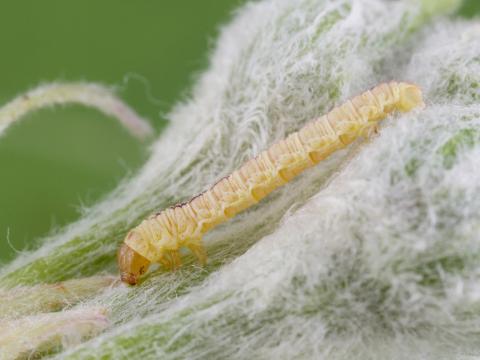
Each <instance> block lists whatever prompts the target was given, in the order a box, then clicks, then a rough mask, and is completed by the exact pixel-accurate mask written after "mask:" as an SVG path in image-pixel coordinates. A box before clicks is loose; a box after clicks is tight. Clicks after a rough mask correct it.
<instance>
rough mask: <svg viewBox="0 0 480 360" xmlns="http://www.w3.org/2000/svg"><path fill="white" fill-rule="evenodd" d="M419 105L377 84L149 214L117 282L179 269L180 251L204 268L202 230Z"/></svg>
mask: <svg viewBox="0 0 480 360" xmlns="http://www.w3.org/2000/svg"><path fill="white" fill-rule="evenodd" d="M418 106H424V103H423V99H422V91H421V90H420V88H419V87H417V86H416V85H414V84H410V83H405V82H395V81H392V82H389V83H383V84H380V85H378V86H376V87H374V88H373V89H371V90H368V91H366V92H364V93H363V94H361V95H358V96H356V97H354V98H353V99H351V100H349V101H347V102H345V103H344V104H343V105H341V106H338V107H336V108H334V109H333V110H331V111H330V112H329V113H328V114H326V115H324V116H322V117H320V118H319V119H317V120H314V121H311V122H309V123H307V124H306V125H305V126H304V127H303V128H302V129H300V130H299V131H298V132H295V133H293V134H290V135H289V136H288V137H287V138H286V139H284V140H282V141H279V142H277V143H274V144H273V145H272V146H271V147H270V148H269V149H267V150H265V151H263V152H261V153H260V154H259V155H257V156H256V157H255V158H253V159H250V160H249V161H247V162H246V163H244V164H243V166H241V167H240V168H239V169H237V170H236V171H234V172H233V173H231V174H230V175H228V176H226V177H224V178H222V179H220V180H219V181H218V182H217V183H215V184H214V185H213V186H212V187H211V188H210V189H209V190H207V191H205V192H203V193H201V194H199V195H197V196H195V197H194V198H192V199H191V200H190V201H188V202H185V203H181V204H177V205H175V206H172V207H170V208H167V209H166V210H163V211H161V212H158V213H156V214H154V215H151V216H150V217H149V218H147V219H146V220H143V221H142V222H141V223H140V224H139V225H138V226H136V227H135V228H133V229H132V230H130V231H129V233H128V234H127V236H126V238H125V240H124V242H123V244H122V245H121V246H120V249H119V251H118V259H117V260H118V266H119V269H120V273H121V279H122V281H123V282H126V283H128V284H131V285H135V284H137V282H138V281H139V278H140V276H141V275H143V274H144V273H145V272H146V271H147V269H148V267H149V266H150V264H151V263H160V264H162V265H163V266H165V267H166V268H167V269H171V270H172V269H176V268H178V267H179V266H181V260H180V253H179V249H180V248H182V247H186V248H188V249H189V250H190V251H192V252H193V254H194V255H195V256H196V257H197V258H198V260H199V262H200V264H202V265H203V264H205V262H206V259H207V255H206V251H205V249H204V247H203V245H202V236H203V235H204V234H205V233H206V232H207V231H209V230H210V229H212V228H213V227H215V226H217V225H218V224H220V223H223V222H225V221H227V220H228V219H230V218H231V217H233V216H235V215H236V214H237V213H239V212H241V211H243V210H245V209H247V208H248V207H250V206H252V205H254V204H256V203H257V202H259V201H260V200H262V199H263V198H264V197H265V196H267V195H268V194H269V193H271V192H272V191H273V190H275V189H276V188H278V187H280V186H282V185H284V184H285V183H287V182H289V181H290V180H291V179H293V178H294V177H295V176H297V175H298V174H300V173H301V172H302V171H304V170H305V169H307V168H309V167H312V166H314V165H315V164H317V163H318V162H320V161H322V160H323V159H325V158H326V157H328V156H329V155H330V154H332V153H333V152H335V151H337V150H339V149H342V148H344V147H346V146H347V145H349V144H350V143H351V142H353V141H354V140H355V139H357V138H358V137H361V136H368V135H369V134H370V132H371V131H372V130H373V129H375V128H376V126H377V123H378V122H379V121H380V120H382V119H384V118H385V117H386V116H387V115H388V114H389V113H391V112H393V111H395V110H398V111H401V112H407V111H410V110H412V109H413V108H415V107H418Z"/></svg>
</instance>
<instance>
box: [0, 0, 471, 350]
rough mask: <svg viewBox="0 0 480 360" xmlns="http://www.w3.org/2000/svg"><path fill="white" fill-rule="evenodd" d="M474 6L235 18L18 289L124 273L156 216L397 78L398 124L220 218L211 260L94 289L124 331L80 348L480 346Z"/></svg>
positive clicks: (354, 0) (2, 275)
mask: <svg viewBox="0 0 480 360" xmlns="http://www.w3.org/2000/svg"><path fill="white" fill-rule="evenodd" d="M457 5H459V1H455V0H443V1H436V0H421V1H408V0H405V1H388V0H349V1H347V0H261V1H254V2H250V3H248V4H247V5H245V6H244V7H242V8H241V9H239V10H238V11H237V12H236V13H235V16H234V18H233V20H232V22H231V23H230V24H228V25H227V26H225V27H224V28H223V29H222V31H221V34H220V37H219V39H218V43H217V46H216V48H215V50H214V51H213V53H212V55H211V62H210V66H209V68H208V69H207V70H206V71H205V72H204V73H203V74H202V75H201V76H200V77H199V79H198V81H197V84H196V86H195V87H194V88H193V90H192V93H191V96H190V97H189V98H188V99H186V100H185V101H184V102H183V103H180V104H178V105H177V107H175V108H174V109H173V111H172V112H171V114H170V120H171V123H170V125H169V126H168V128H167V129H166V130H165V131H164V132H163V133H162V135H161V136H160V138H159V139H158V140H157V141H156V143H155V144H154V145H153V147H152V151H151V157H150V159H149V161H148V162H147V163H146V165H145V166H144V168H143V169H142V170H141V171H140V172H139V173H138V174H137V175H135V176H134V177H132V178H131V179H129V180H127V181H125V183H124V184H123V185H122V186H121V187H120V188H119V189H117V190H116V191H115V192H114V193H113V194H111V195H110V196H109V197H108V198H107V199H105V200H104V201H103V202H102V203H100V204H98V205H97V206H95V207H93V208H92V209H88V210H87V211H86V212H85V214H84V217H83V218H82V219H81V220H80V221H79V222H77V223H74V224H72V225H70V226H69V227H67V228H66V229H63V230H61V231H59V232H57V233H55V234H52V235H51V236H50V237H49V238H46V239H42V241H41V243H40V244H39V247H38V249H37V250H35V251H32V252H30V253H27V254H23V255H21V256H19V257H18V258H17V259H16V260H15V261H13V262H12V263H10V264H8V265H6V266H4V267H3V268H2V269H1V270H0V284H1V285H3V286H5V287H8V286H13V285H16V284H19V283H22V284H36V283H41V282H54V281H59V280H64V279H69V278H75V277H80V276H87V275H93V274H98V273H115V271H116V267H115V251H116V248H117V247H118V245H119V243H120V242H121V241H122V240H123V237H124V236H125V234H126V232H127V230H128V229H129V228H130V227H131V226H134V225H135V224H137V223H138V222H139V221H140V220H141V219H142V218H143V217H144V216H146V215H148V214H150V213H151V212H154V211H155V210H158V209H162V208H163V207H165V206H168V205H171V204H173V203H176V202H179V201H182V200H185V199H188V198H190V197H191V196H192V195H194V194H196V193H198V192H200V191H202V190H203V189H205V188H207V187H208V186H209V185H210V184H212V183H213V182H215V180H217V179H218V178H220V177H221V176H224V175H226V174H228V173H229V172H231V171H232V170H234V169H235V168H237V167H238V166H239V165H241V164H242V162H243V161H245V160H246V159H248V158H250V157H252V156H254V155H255V154H256V153H258V152H259V151H261V150H263V149H265V148H266V147H267V146H268V145H269V144H271V143H272V142H274V141H275V140H278V139H280V138H283V137H284V136H286V135H287V134H288V133H290V132H292V131H295V130H297V129H299V128H300V127H301V126H302V125H304V124H305V123H306V122H307V121H309V120H312V119H314V118H316V117H318V116H320V115H321V114H323V113H324V112H326V111H327V110H328V109H330V108H332V107H333V106H335V105H338V104H340V103H342V102H343V101H345V100H347V99H348V98H350V97H352V96H353V95H355V94H357V93H360V92H362V91H364V90H365V89H368V88H370V87H372V86H374V85H376V84H377V83H380V82H382V81H389V80H391V79H395V80H399V81H411V82H414V83H416V84H418V85H419V86H420V87H422V89H423V90H424V95H425V100H426V104H427V106H426V108H425V109H421V110H415V111H413V112H412V113H409V114H405V115H398V114H397V115H395V116H391V117H389V118H388V119H387V120H386V121H385V122H384V123H383V124H382V127H381V129H380V131H379V134H378V135H376V136H373V137H372V138H371V139H368V140H367V141H366V142H364V143H362V144H356V145H354V146H352V147H351V148H349V149H346V150H344V151H341V152H339V153H337V154H335V155H334V156H332V157H331V158H329V159H328V160H327V161H325V162H322V163H321V164H319V166H317V167H316V168H314V169H312V170H310V171H308V172H307V173H305V174H303V175H301V176H300V177H299V178H298V179H297V180H295V181H293V182H292V183H289V184H288V185H286V186H285V187H284V188H282V189H280V190H279V191H276V192H275V193H273V194H272V195H271V196H269V197H268V198H267V199H266V200H265V201H263V202H261V203H260V204H258V205H257V206H255V207H254V208H252V209H250V210H248V211H246V212H245V213H242V214H241V215H240V216H238V217H236V218H234V219H232V221H230V222H228V223H226V224H224V225H222V226H220V227H219V228H217V229H215V230H213V231H212V232H211V233H210V234H209V235H208V236H207V237H206V238H205V244H206V248H207V252H208V254H209V263H208V265H207V266H206V267H205V268H200V267H198V266H197V265H196V264H195V261H194V259H193V257H192V256H191V255H189V254H187V253H185V254H184V257H185V265H184V267H183V268H182V269H180V270H178V271H176V272H174V273H167V272H164V271H163V270H162V269H158V270H156V271H153V272H152V273H150V274H149V275H148V276H147V277H146V279H145V281H144V282H143V283H142V284H141V285H139V286H137V287H133V288H132V287H126V286H120V287H116V288H111V289H109V290H107V291H106V292H104V293H103V294H101V295H98V296H95V297H94V298H93V299H91V300H88V301H87V302H86V304H83V305H88V306H101V307H105V308H107V309H108V311H109V315H108V317H109V319H110V326H109V328H108V329H107V330H106V331H104V332H103V333H102V334H100V335H98V336H97V337H95V338H94V339H91V340H90V341H88V342H85V343H83V344H81V345H76V346H73V347H70V348H68V349H65V350H64V351H63V352H62V353H60V354H58V355H57V356H58V358H61V359H90V358H91V359H96V358H102V359H110V358H115V359H121V358H125V359H130V358H142V359H158V358H162V359H179V358H189V359H217V358H218V359H227V358H228V359H294V358H301V359H304V358H306V359H352V358H355V359H407V358H408V359H441V358H445V359H451V358H460V357H461V356H463V355H465V356H466V355H471V354H476V355H480V348H479V346H478V331H479V330H480V312H478V311H479V310H480V302H479V300H480V295H479V294H480V288H479V285H478V284H479V280H480V265H479V264H480V263H479V261H478V259H479V258H480V235H479V228H480V213H479V211H478V209H479V208H480V172H479V169H480V160H479V159H480V146H479V142H480V135H479V132H478V129H479V128H480V103H479V100H480V87H479V83H480V71H479V70H480V61H479V59H480V41H479V40H478V39H479V38H480V36H479V35H480V28H479V23H478V22H475V21H471V22H460V21H459V20H454V19H452V18H447V17H445V16H446V15H448V14H450V13H451V12H452V11H454V10H455V9H456V7H457Z"/></svg>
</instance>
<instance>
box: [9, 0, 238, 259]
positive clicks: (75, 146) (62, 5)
mask: <svg viewBox="0 0 480 360" xmlns="http://www.w3.org/2000/svg"><path fill="white" fill-rule="evenodd" d="M239 4H240V0H221V1H219V0H202V1H192V0H162V1H152V0H136V1H118V0H102V1H97V0H83V1H65V0H44V1H17V2H13V1H12V2H3V3H2V5H1V8H0V44H2V45H1V46H2V49H1V56H0V78H1V79H2V81H1V85H0V102H1V103H5V102H6V101H8V100H10V99H11V98H12V97H14V96H15V95H17V94H19V93H21V92H23V91H25V90H27V89H29V88H31V87H32V86H35V85H38V84H40V83H42V82H49V81H56V80H65V81H67V80H68V81H78V80H86V81H94V82H102V83H105V84H108V85H114V86H118V87H119V89H120V91H119V95H120V96H121V97H122V98H123V99H125V100H126V101H127V103H128V104H130V105H131V106H132V107H133V108H134V109H135V110H136V111H137V112H138V113H140V114H141V115H142V116H144V117H146V118H148V119H150V120H151V122H152V124H153V125H154V127H155V128H156V130H157V131H159V130H160V129H161V127H162V126H163V125H164V124H165V120H164V116H162V115H164V114H165V113H166V112H168V110H169V109H170V108H171V106H172V105H173V104H174V103H175V101H176V100H178V99H179V98H181V97H182V96H185V94H186V92H187V90H188V89H189V87H190V86H191V84H192V83H193V81H194V78H195V74H197V73H198V72H200V71H201V70H202V69H204V68H205V67H206V65H207V59H208V53H209V51H211V50H212V47H213V45H214V40H215V38H216V35H217V34H218V30H219V28H220V26H221V24H223V23H225V22H226V21H228V19H229V18H230V16H231V13H232V12H233V11H234V9H235V8H236V7H237V6H238V5H239ZM129 74H134V75H133V76H130V75H129ZM142 79H143V80H142ZM148 145H149V144H148V143H143V144H142V143H139V142H138V141H137V140H136V139H134V138H132V137H131V136H130V135H129V134H128V133H127V132H126V131H125V130H124V129H123V128H122V127H121V126H120V125H118V124H117V122H116V121H115V120H113V119H111V118H108V117H106V116H104V115H102V114H100V113H98V112H97V111H95V110H91V109H85V108H84V107H80V106H68V107H63V108H55V109H47V110H42V111H40V112H37V113H33V114H31V115H29V116H28V117H27V118H25V119H24V120H23V121H22V122H20V123H19V124H16V125H15V126H13V127H12V128H10V129H9V130H8V132H7V134H6V135H5V136H3V137H1V138H0V204H1V205H0V261H6V260H8V259H11V258H12V257H13V256H14V255H15V250H14V249H18V250H21V249H25V248H28V247H32V246H33V244H34V240H35V239H37V238H39V237H41V236H42V235H46V234H48V232H49V231H51V230H52V229H54V228H57V227H59V226H60V225H64V224H67V223H69V222H71V221H72V220H74V219H76V218H78V216H79V210H80V209H81V207H82V206H85V205H91V204H93V203H95V202H96V201H98V200H99V198H101V197H102V196H105V194H107V193H108V192H109V191H110V190H112V189H113V188H115V186H116V185H117V184H118V183H119V182H120V181H121V179H122V178H124V177H125V176H126V175H128V174H131V173H133V172H134V171H135V169H137V168H138V167H139V166H141V164H142V163H143V161H145V159H146V157H147V154H148ZM166 155H167V154H166Z"/></svg>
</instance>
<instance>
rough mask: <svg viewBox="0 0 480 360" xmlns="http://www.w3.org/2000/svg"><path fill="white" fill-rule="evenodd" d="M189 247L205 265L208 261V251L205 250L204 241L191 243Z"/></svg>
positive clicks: (201, 263)
mask: <svg viewBox="0 0 480 360" xmlns="http://www.w3.org/2000/svg"><path fill="white" fill-rule="evenodd" d="M187 247H188V249H189V250H190V251H191V252H192V253H193V255H195V256H196V258H197V259H198V262H199V263H200V265H201V266H205V264H206V263H207V251H206V250H205V248H204V246H203V245H202V243H198V244H191V245H188V246H187Z"/></svg>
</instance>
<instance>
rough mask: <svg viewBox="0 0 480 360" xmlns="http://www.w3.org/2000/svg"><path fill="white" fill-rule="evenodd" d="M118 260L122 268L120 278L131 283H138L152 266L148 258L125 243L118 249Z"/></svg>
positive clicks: (119, 266)
mask: <svg viewBox="0 0 480 360" xmlns="http://www.w3.org/2000/svg"><path fill="white" fill-rule="evenodd" d="M117 261H118V268H119V269H120V278H121V280H122V281H123V282H124V283H127V284H129V285H136V284H138V281H139V280H140V276H142V275H143V274H145V273H146V272H147V270H148V267H149V266H150V261H149V260H148V259H146V258H144V257H143V256H142V255H140V254H139V253H138V252H136V251H135V250H133V249H132V248H131V247H130V246H128V245H127V244H125V243H124V244H122V245H121V246H120V249H119V250H118V256H117Z"/></svg>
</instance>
